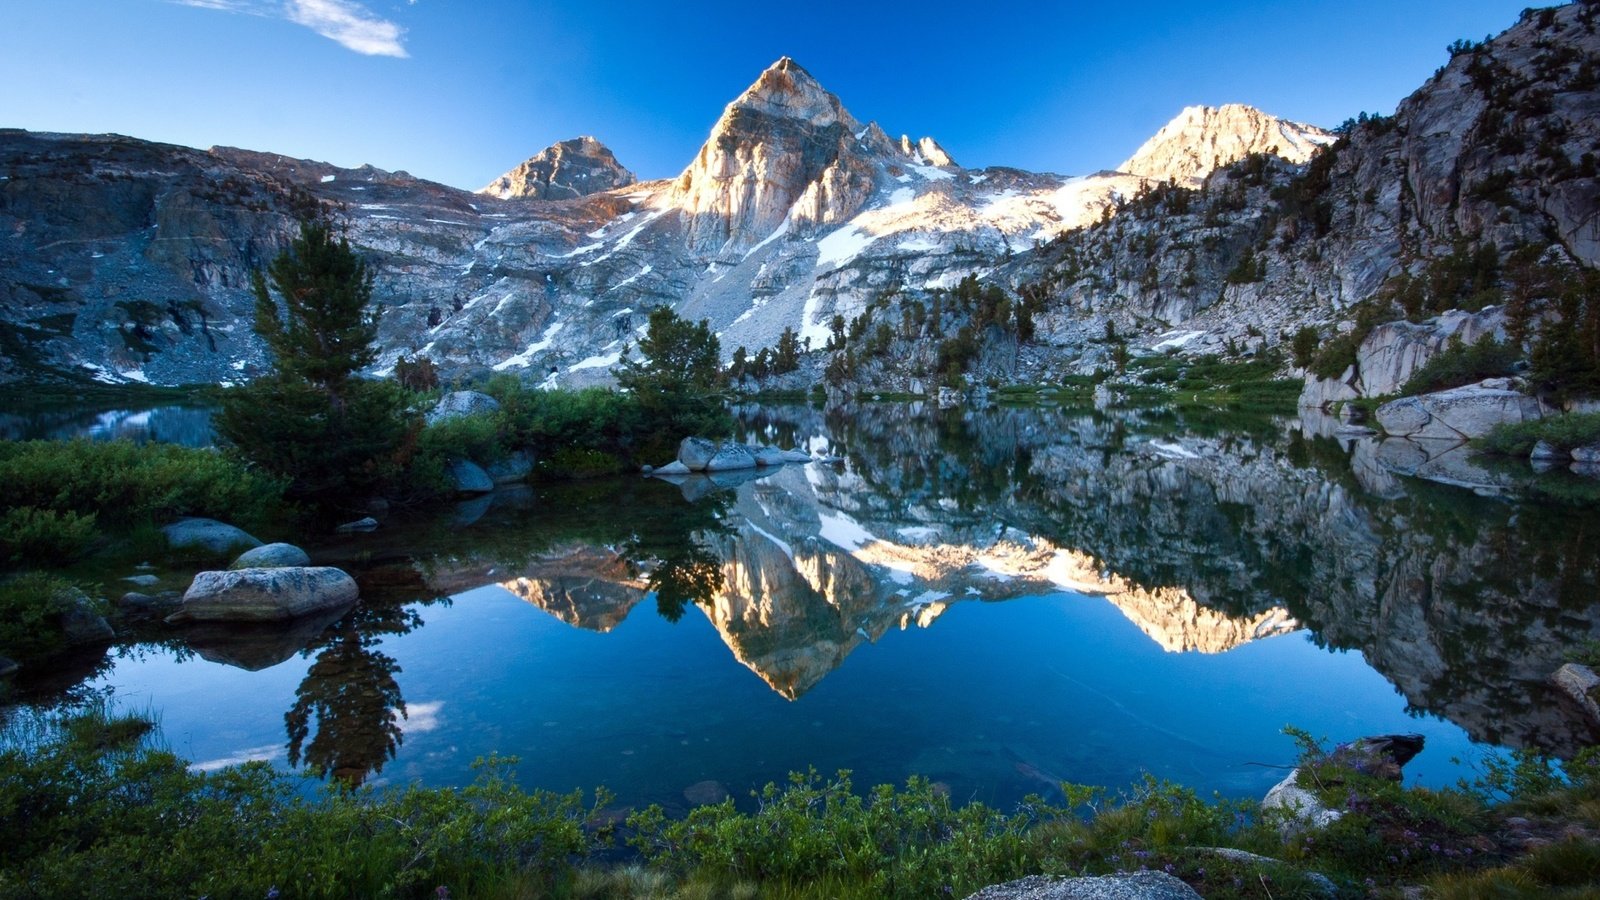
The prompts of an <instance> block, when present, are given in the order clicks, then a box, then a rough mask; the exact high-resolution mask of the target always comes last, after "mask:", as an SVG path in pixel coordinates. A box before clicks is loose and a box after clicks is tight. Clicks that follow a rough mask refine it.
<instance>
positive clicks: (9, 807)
mask: <svg viewBox="0 0 1600 900" xmlns="http://www.w3.org/2000/svg"><path fill="white" fill-rule="evenodd" d="M150 732H151V726H150V724H149V722H148V721H147V720H142V719H139V718H137V717H128V716H113V715H109V714H107V713H105V712H104V711H103V710H94V711H90V712H88V713H80V714H76V715H74V716H72V717H69V718H64V719H62V718H54V719H38V718H35V719H33V720H31V721H27V722H25V723H23V724H18V722H17V721H16V720H15V719H13V721H12V724H11V725H10V727H9V729H8V733H7V734H6V735H5V736H4V739H3V740H0V745H3V746H5V749H4V750H0V810H3V811H4V815H0V893H4V895H5V896H7V897H15V898H34V897H39V898H46V897H49V898H54V897H88V896H93V897H119V896H120V897H194V896H207V895H208V896H213V897H278V896H282V897H419V898H420V897H446V896H458V897H475V896H486V895H487V896H495V895H501V896H543V895H547V894H549V893H550V892H551V891H552V889H553V888H554V887H555V886H556V885H557V883H558V882H560V881H561V880H563V879H565V878H567V877H569V873H570V870H571V865H572V862H573V861H574V860H575V859H577V858H580V857H582V856H583V855H585V854H586V853H587V852H588V851H589V850H590V848H591V847H593V846H594V845H595V839H594V837H593V836H592V835H591V834H590V833H589V832H587V831H586V830H585V827H584V822H585V821H586V820H587V819H588V818H589V817H590V815H591V814H592V812H593V810H594V809H595V808H596V807H597V806H598V805H599V804H600V803H603V802H604V801H605V799H606V798H605V796H604V795H601V796H599V797H597V798H596V804H595V806H590V805H586V804H585V803H584V801H583V797H582V795H581V794H579V793H572V794H551V793H547V792H543V791H533V792H527V791H523V790H522V789H521V788H519V787H517V786H516V784H515V782H514V781H513V779H512V773H511V769H510V767H511V765H512V764H513V763H514V760H510V759H505V758H491V759H489V760H485V761H482V762H480V763H479V764H478V766H477V770H478V775H477V778H476V779H475V780H474V782H473V783H472V785H471V786H469V787H467V788H464V789H460V790H455V789H445V788H420V787H411V788H404V789H399V788H396V789H389V790H383V791H372V790H362V791H343V790H341V789H337V788H330V789H329V790H328V791H327V792H326V793H324V794H323V795H322V796H321V797H318V798H315V799H307V798H306V797H304V796H303V794H302V791H301V788H300V785H299V784H298V783H297V779H295V778H293V777H292V776H289V775H285V774H283V773H281V772H277V771H274V770H273V769H272V768H271V767H269V766H267V765H265V764H262V763H249V764H245V765H242V766H238V767H234V768H228V769H224V770H221V771H219V772H216V773H204V772H196V771H193V770H191V769H190V768H189V767H188V765H187V764H186V763H185V762H184V761H183V760H181V759H179V758H178V757H177V756H174V755H173V754H171V753H170V752H167V751H165V750H162V749H160V748H158V747H156V746H154V745H153V744H152V742H151V740H150Z"/></svg>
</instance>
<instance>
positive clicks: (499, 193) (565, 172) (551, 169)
mask: <svg viewBox="0 0 1600 900" xmlns="http://www.w3.org/2000/svg"><path fill="white" fill-rule="evenodd" d="M637 180H638V179H636V178H634V176H633V173H632V172H630V171H628V170H627V169H625V168H623V167H622V164H621V163H619V162H617V157H616V156H615V155H613V154H612V152H611V149H610V148H609V147H607V146H606V145H605V144H602V143H600V142H599V141H597V140H595V139H594V138H592V137H589V136H588V135H584V136H583V137H576V138H573V139H572V140H569V141H560V142H557V143H554V144H551V145H550V146H548V147H546V148H545V149H543V150H541V151H539V153H538V154H537V155H535V156H534V157H533V158H531V159H529V160H528V161H527V162H524V163H523V164H522V165H520V166H517V167H516V168H515V169H512V170H511V171H509V172H507V173H506V174H504V175H501V176H500V177H499V178H496V179H495V180H494V181H493V182H492V183H490V184H489V185H487V186H485V187H484V188H482V189H481V190H479V191H478V193H480V194H487V195H489V196H491V197H498V198H500V199H501V200H511V199H514V198H518V197H521V198H526V199H531V200H570V199H573V198H576V197H587V196H589V195H590V194H598V193H600V192H601V191H609V190H611V189H613V188H619V187H627V186H628V185H630V184H633V183H634V182H635V181H637Z"/></svg>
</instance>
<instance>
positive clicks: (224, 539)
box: [161, 518, 261, 555]
mask: <svg viewBox="0 0 1600 900" xmlns="http://www.w3.org/2000/svg"><path fill="white" fill-rule="evenodd" d="M161 533H162V534H163V535H165V536H166V538H167V545H168V546H169V547H172V548H173V549H175V550H194V549H201V550H207V551H210V552H212V553H216V554H219V555H221V554H225V553H234V552H237V551H240V550H248V549H251V548H253V547H259V546H261V541H259V540H257V539H256V538H254V537H252V536H251V535H250V534H249V533H247V532H245V531H244V530H243V529H240V528H236V527H234V526H232V525H229V524H227V523H226V522H218V521H217V520H216V519H200V518H191V519H179V520H178V521H176V522H173V523H172V524H171V525H168V526H166V527H164V528H162V529H161Z"/></svg>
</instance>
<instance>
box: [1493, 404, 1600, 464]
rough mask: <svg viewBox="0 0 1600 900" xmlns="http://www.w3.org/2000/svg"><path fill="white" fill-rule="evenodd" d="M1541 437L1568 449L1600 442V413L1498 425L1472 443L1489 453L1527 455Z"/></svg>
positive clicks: (1560, 447)
mask: <svg viewBox="0 0 1600 900" xmlns="http://www.w3.org/2000/svg"><path fill="white" fill-rule="evenodd" d="M1540 441H1545V442H1547V443H1549V444H1551V445H1552V446H1554V447H1557V448H1559V449H1561V450H1567V451H1570V450H1572V449H1574V448H1576V447H1587V446H1590V445H1593V444H1600V413H1567V414H1565V415H1559V416H1552V417H1550V418H1548V419H1536V420H1534V421H1532V422H1512V423H1507V424H1505V425H1497V426H1495V428H1494V430H1492V431H1490V432H1489V433H1488V434H1486V435H1484V436H1483V437H1481V438H1478V439H1477V440H1475V441H1473V442H1472V445H1473V446H1474V447H1476V448H1477V449H1479V450H1482V451H1483V452H1485V453H1495V454H1499V455H1502V456H1527V455H1528V454H1529V453H1531V452H1533V446H1534V445H1535V444H1537V443H1539V442H1540Z"/></svg>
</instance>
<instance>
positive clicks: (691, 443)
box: [678, 437, 717, 472]
mask: <svg viewBox="0 0 1600 900" xmlns="http://www.w3.org/2000/svg"><path fill="white" fill-rule="evenodd" d="M716 455H717V445H716V444H715V443H714V442H712V441H708V440H706V439H705V438H698V437H686V438H684V439H683V442H682V443H680V444H679V445H678V462H681V463H683V464H684V466H685V467H686V468H688V470H689V471H691V472H704V471H705V469H706V464H707V463H709V462H711V457H713V456H716Z"/></svg>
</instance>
